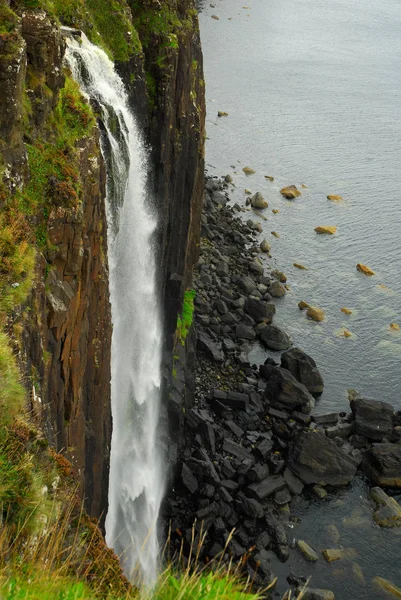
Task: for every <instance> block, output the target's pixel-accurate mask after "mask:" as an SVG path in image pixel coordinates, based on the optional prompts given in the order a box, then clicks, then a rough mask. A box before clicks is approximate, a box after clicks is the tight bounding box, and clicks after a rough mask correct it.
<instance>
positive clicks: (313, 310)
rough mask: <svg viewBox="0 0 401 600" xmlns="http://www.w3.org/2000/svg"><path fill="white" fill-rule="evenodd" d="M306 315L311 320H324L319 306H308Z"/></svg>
mask: <svg viewBox="0 0 401 600" xmlns="http://www.w3.org/2000/svg"><path fill="white" fill-rule="evenodd" d="M298 306H299V304H298ZM306 315H307V316H308V317H309V318H310V319H312V321H323V320H324V312H323V310H322V309H321V308H318V307H317V306H308V310H307V311H306Z"/></svg>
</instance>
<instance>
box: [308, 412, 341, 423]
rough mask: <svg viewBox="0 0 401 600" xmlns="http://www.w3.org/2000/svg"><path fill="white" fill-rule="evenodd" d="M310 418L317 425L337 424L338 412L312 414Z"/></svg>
mask: <svg viewBox="0 0 401 600" xmlns="http://www.w3.org/2000/svg"><path fill="white" fill-rule="evenodd" d="M312 419H313V420H314V421H315V423H316V424H317V425H324V426H326V425H337V423H338V419H339V414H338V413H327V414H325V415H312Z"/></svg>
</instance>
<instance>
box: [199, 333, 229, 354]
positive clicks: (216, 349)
mask: <svg viewBox="0 0 401 600" xmlns="http://www.w3.org/2000/svg"><path fill="white" fill-rule="evenodd" d="M197 348H198V349H199V350H201V351H202V352H204V353H205V354H206V355H207V356H208V357H209V358H211V359H212V360H214V361H215V362H223V361H224V354H223V351H222V349H221V343H220V342H214V341H213V340H212V338H211V337H209V336H208V335H207V334H206V333H204V332H203V331H200V332H199V333H198V337H197Z"/></svg>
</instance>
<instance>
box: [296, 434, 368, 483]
mask: <svg viewBox="0 0 401 600" xmlns="http://www.w3.org/2000/svg"><path fill="white" fill-rule="evenodd" d="M288 464H289V467H290V468H291V470H292V471H293V472H294V473H295V475H296V476H297V477H299V478H300V479H301V481H303V483H307V484H311V483H320V484H327V485H332V486H335V487H340V486H343V485H347V484H348V483H350V481H351V480H352V478H353V477H354V475H355V473H356V469H357V465H356V463H355V461H354V460H353V459H352V458H350V457H349V456H347V454H345V453H344V452H343V451H342V450H341V448H338V447H337V445H336V444H335V443H334V442H333V441H332V440H330V439H329V438H328V437H327V436H325V435H323V434H322V433H320V432H318V431H311V432H302V433H301V434H300V435H299V437H298V439H297V440H296V441H295V442H294V443H293V444H292V446H291V448H290V453H289V460H288Z"/></svg>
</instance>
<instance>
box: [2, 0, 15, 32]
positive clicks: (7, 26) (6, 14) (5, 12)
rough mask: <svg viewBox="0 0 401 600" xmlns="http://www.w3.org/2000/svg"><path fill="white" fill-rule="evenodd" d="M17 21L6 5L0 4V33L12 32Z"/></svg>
mask: <svg viewBox="0 0 401 600" xmlns="http://www.w3.org/2000/svg"><path fill="white" fill-rule="evenodd" d="M17 23H18V18H17V15H16V14H15V12H13V11H12V10H11V9H10V8H9V7H8V6H5V5H4V4H3V5H0V35H4V34H7V33H12V32H13V31H15V28H16V26H17Z"/></svg>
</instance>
